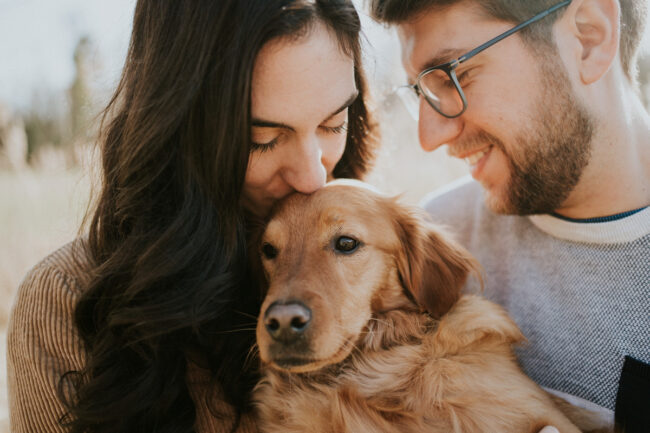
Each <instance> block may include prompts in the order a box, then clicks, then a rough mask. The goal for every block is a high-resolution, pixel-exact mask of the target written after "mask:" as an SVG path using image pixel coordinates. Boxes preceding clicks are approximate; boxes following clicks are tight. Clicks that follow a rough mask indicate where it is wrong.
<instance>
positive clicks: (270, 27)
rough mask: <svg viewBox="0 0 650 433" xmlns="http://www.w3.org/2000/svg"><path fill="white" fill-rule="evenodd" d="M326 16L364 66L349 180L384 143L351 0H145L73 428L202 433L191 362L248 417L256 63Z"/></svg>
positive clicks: (102, 205)
mask: <svg viewBox="0 0 650 433" xmlns="http://www.w3.org/2000/svg"><path fill="white" fill-rule="evenodd" d="M319 22H322V23H324V24H325V25H326V26H327V27H328V28H329V29H330V30H331V31H332V34H333V35H336V38H337V40H338V41H339V43H340V46H341V49H342V50H343V51H344V52H345V53H346V54H348V55H350V56H351V57H352V58H353V59H354V62H355V66H356V85H357V88H358V89H359V92H360V95H361V96H360V97H359V98H358V99H357V100H356V101H355V102H354V103H353V104H352V106H351V107H350V110H349V132H348V138H347V147H346V149H345V152H344V154H343V157H342V159H341V161H340V162H339V163H338V165H337V166H336V167H335V169H334V176H335V177H353V178H360V177H362V175H363V174H364V173H365V172H366V170H367V169H368V167H369V163H370V161H371V159H372V156H373V153H374V152H373V150H374V147H375V145H374V144H375V142H376V140H375V139H374V133H373V131H374V128H373V123H372V122H371V119H370V116H369V113H368V111H367V108H366V102H365V96H366V84H365V78H364V76H363V72H362V68H361V54H360V40H359V39H360V22H359V18H358V15H357V12H356V11H355V9H354V6H353V5H352V3H351V2H350V1H349V0H315V1H314V0H312V1H309V0H246V1H242V0H184V1H178V0H139V1H138V2H137V5H136V8H135V17H134V21H133V33H132V37H131V43H130V47H129V52H128V57H127V60H126V64H125V67H124V71H123V74H122V78H121V81H120V83H119V85H118V87H117V90H116V92H115V94H114V96H113V98H112V100H111V102H110V103H109V105H108V107H107V109H106V111H105V114H104V122H103V135H102V137H103V138H102V139H101V140H100V144H101V149H100V151H101V156H102V186H101V192H100V194H99V197H98V200H97V206H96V209H95V210H94V214H93V215H92V217H91V219H90V226H89V234H88V239H87V250H88V255H89V256H90V259H91V262H92V274H91V281H90V283H89V287H88V288H87V290H86V291H85V292H84V294H83V295H82V296H81V298H80V299H79V301H78V303H77V305H76V309H75V323H76V326H77V328H78V330H79V332H80V334H81V337H82V340H83V343H84V345H85V348H86V353H87V356H86V365H85V368H84V369H83V370H82V371H74V372H68V373H67V374H66V375H64V377H63V378H62V380H61V382H60V394H61V395H60V397H61V398H62V399H63V400H64V401H66V402H67V406H68V414H66V416H64V417H63V418H62V419H61V422H62V423H63V424H65V425H67V427H68V428H69V429H70V431H71V432H154V431H155V432H191V431H194V424H195V419H196V413H195V412H196V411H195V402H194V401H193V400H192V398H191V396H190V392H189V389H188V386H187V382H186V379H187V373H188V365H190V363H188V360H190V359H191V360H192V362H196V363H198V364H199V365H202V366H203V367H206V368H208V369H209V371H210V372H211V375H212V380H213V381H214V385H215V389H217V390H219V391H220V392H216V393H214V394H215V396H214V397H213V398H210V399H209V400H210V401H209V402H208V403H209V404H210V405H211V406H210V407H212V408H215V407H216V406H218V404H219V403H218V400H219V399H224V400H225V401H226V402H228V403H229V404H230V405H232V406H233V407H234V409H235V410H234V412H235V414H236V415H235V416H233V415H232V414H228V413H225V412H228V411H225V412H224V413H218V411H217V410H216V409H213V412H214V414H215V415H216V416H222V417H224V419H225V420H226V421H227V420H228V419H232V422H233V424H232V425H233V429H235V428H236V426H237V424H238V423H239V419H240V417H241V415H242V414H243V413H245V412H247V411H249V410H250V393H251V390H252V387H253V386H254V384H255V383H256V380H257V378H258V373H257V365H256V364H257V363H256V362H255V360H254V357H252V356H251V355H250V353H251V348H252V347H253V345H254V342H255V335H254V321H255V317H256V316H257V313H258V311H259V304H260V301H261V299H260V298H261V297H260V289H259V287H258V285H257V284H256V283H255V281H254V280H253V278H252V277H249V276H248V275H249V274H251V272H247V269H248V267H247V248H246V234H247V227H248V225H247V223H246V220H245V217H244V215H243V214H244V212H243V210H242V209H241V207H240V204H239V203H240V195H241V192H242V186H243V183H244V176H245V172H246V167H247V164H248V158H249V146H250V127H251V119H250V99H251V77H252V71H253V66H254V63H255V59H256V56H257V54H258V52H259V51H260V49H261V48H262V46H263V45H264V44H265V43H267V42H269V41H270V40H272V39H276V38H299V37H303V36H305V35H308V33H309V31H310V29H311V28H312V27H313V26H314V25H315V24H316V23H319ZM66 390H68V391H67V392H66ZM206 399H207V398H206ZM215 403H216V404H215ZM233 418H234V419H233Z"/></svg>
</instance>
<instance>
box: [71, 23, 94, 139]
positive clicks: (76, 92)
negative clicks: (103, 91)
mask: <svg viewBox="0 0 650 433" xmlns="http://www.w3.org/2000/svg"><path fill="white" fill-rule="evenodd" d="M74 64H75V77H74V80H73V82H72V85H71V86H70V89H69V90H68V97H69V100H70V132H71V135H72V138H73V140H74V139H81V138H88V137H89V135H88V131H89V128H88V126H89V124H90V117H91V116H90V114H89V113H90V110H91V107H92V98H91V91H90V87H89V81H90V76H91V74H92V70H93V65H92V45H91V43H90V39H89V38H88V37H87V36H83V37H82V38H80V39H79V41H78V42H77V46H76V48H75V50H74Z"/></svg>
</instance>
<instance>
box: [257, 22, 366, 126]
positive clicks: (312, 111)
mask: <svg viewBox="0 0 650 433" xmlns="http://www.w3.org/2000/svg"><path fill="white" fill-rule="evenodd" d="M355 92H356V85H355V78H354V60H353V59H352V58H350V57H349V56H348V55H346V54H345V53H343V51H342V50H341V48H340V44H339V43H338V41H337V40H336V38H335V36H333V35H332V33H331V32H330V31H328V30H327V29H326V28H325V26H324V25H322V24H321V25H317V26H315V27H314V28H313V29H312V30H311V31H310V32H309V33H308V34H307V35H306V36H304V37H301V38H299V39H297V40H294V39H286V38H283V39H278V40H274V41H271V42H269V43H267V44H266V45H265V46H264V47H263V48H262V50H261V51H260V53H259V55H258V57H257V60H256V63H255V68H254V70H253V80H252V99H251V111H252V116H253V117H254V118H257V119H263V120H265V121H272V122H276V123H283V124H289V125H291V122H301V121H303V120H305V119H311V118H313V117H317V118H318V117H321V116H324V117H323V118H322V119H321V120H324V119H325V118H326V117H327V116H328V115H330V114H331V113H333V112H334V111H336V110H337V109H338V108H339V107H340V106H341V104H343V103H345V102H346V101H347V100H348V98H349V97H350V95H352V94H354V93H355Z"/></svg>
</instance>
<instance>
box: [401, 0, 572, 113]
mask: <svg viewBox="0 0 650 433" xmlns="http://www.w3.org/2000/svg"><path fill="white" fill-rule="evenodd" d="M570 3H571V0H565V1H562V2H560V3H557V4H556V5H554V6H551V7H550V8H548V9H546V10H544V11H542V12H540V13H538V14H537V15H535V16H533V17H532V18H529V19H527V20H526V21H524V22H522V23H520V24H518V25H516V26H515V27H513V28H511V29H510V30H507V31H505V32H503V33H501V34H500V35H499V36H496V37H494V38H492V39H490V40H489V41H487V42H485V43H484V44H481V45H479V46H478V47H476V48H474V49H473V50H471V51H468V52H467V53H465V54H463V55H462V56H460V57H458V58H456V59H454V60H451V61H449V62H446V63H442V64H440V65H436V66H432V67H430V68H427V69H425V70H424V71H422V72H420V73H419V74H418V77H417V78H416V80H415V83H414V84H408V85H406V86H405V87H408V88H411V89H413V90H414V91H415V93H416V95H417V96H418V97H420V96H422V97H424V99H425V100H426V101H427V103H428V104H429V105H430V106H431V108H433V109H434V110H436V111H437V112H438V113H439V114H440V115H441V116H444V117H446V118H448V119H454V118H456V117H458V116H460V115H461V114H463V113H464V112H465V110H467V98H466V97H465V92H463V88H462V87H461V85H460V83H459V82H458V77H456V68H457V67H458V65H460V64H462V63H464V62H466V61H468V60H469V59H471V58H472V57H474V56H475V55H477V54H479V53H480V52H482V51H484V50H486V49H487V48H490V47H491V46H492V45H494V44H496V43H497V42H500V41H502V40H504V39H505V38H507V37H508V36H510V35H512V34H514V33H517V32H518V31H519V30H521V29H523V28H525V27H527V26H529V25H531V24H533V23H534V22H537V21H539V20H541V19H543V18H545V17H546V16H548V15H550V14H552V13H553V12H555V11H557V10H558V9H561V8H563V7H565V6H568V5H569V4H570ZM436 70H442V71H444V72H445V73H446V74H447V76H449V78H450V79H451V81H452V82H453V83H454V86H455V87H456V91H457V92H458V94H459V95H460V99H461V101H462V102H463V109H462V110H461V111H460V112H459V113H458V114H454V115H449V114H445V113H443V112H442V111H441V110H440V109H439V108H437V107H436V106H435V105H434V104H433V102H431V101H430V100H429V98H428V97H427V96H426V94H425V93H424V92H423V91H422V88H421V87H420V82H421V80H422V78H423V77H424V76H425V75H427V74H429V73H430V72H432V71H436Z"/></svg>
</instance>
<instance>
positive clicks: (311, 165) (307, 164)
mask: <svg viewBox="0 0 650 433" xmlns="http://www.w3.org/2000/svg"><path fill="white" fill-rule="evenodd" d="M287 164H288V165H287V168H286V174H285V181H286V182H287V183H288V184H289V185H290V186H291V187H292V188H293V189H294V190H296V191H298V192H302V193H304V194H311V193H312V192H314V191H317V190H318V189H320V188H321V187H322V186H323V185H325V182H326V180H327V169H326V168H325V164H324V163H323V150H322V148H321V143H320V141H319V139H318V137H315V136H314V137H312V138H310V139H308V140H305V141H304V142H302V143H300V145H299V146H298V149H297V150H296V153H295V154H294V155H293V157H292V158H290V160H289V161H287Z"/></svg>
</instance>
